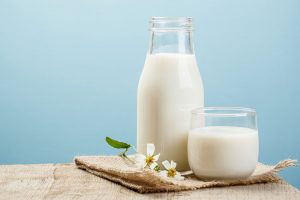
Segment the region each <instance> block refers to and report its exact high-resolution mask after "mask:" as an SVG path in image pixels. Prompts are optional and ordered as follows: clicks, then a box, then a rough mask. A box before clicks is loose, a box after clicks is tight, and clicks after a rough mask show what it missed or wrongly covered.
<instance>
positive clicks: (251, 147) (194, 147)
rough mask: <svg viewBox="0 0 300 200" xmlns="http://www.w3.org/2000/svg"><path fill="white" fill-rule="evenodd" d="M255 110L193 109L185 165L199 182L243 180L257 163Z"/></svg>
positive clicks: (241, 108) (232, 108) (257, 145)
mask: <svg viewBox="0 0 300 200" xmlns="http://www.w3.org/2000/svg"><path fill="white" fill-rule="evenodd" d="M258 151H259V141H258V130H257V120H256V111H255V110H254V109H251V108H243V107H206V108H196V109H194V110H192V115H191V127H190V131H189V136H188V162H189V165H190V168H191V170H192V171H193V173H194V174H195V175H196V176H197V177H198V178H202V179H242V178H246V177H248V176H250V175H251V174H252V173H253V171H254V170H255V167H256V164H257V161H258Z"/></svg>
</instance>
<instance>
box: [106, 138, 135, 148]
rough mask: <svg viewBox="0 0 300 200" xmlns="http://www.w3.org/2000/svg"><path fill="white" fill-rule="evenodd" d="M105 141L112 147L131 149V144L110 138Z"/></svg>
mask: <svg viewBox="0 0 300 200" xmlns="http://www.w3.org/2000/svg"><path fill="white" fill-rule="evenodd" d="M105 140H106V142H107V143H108V144H109V145H110V146H112V147H114V148H117V149H128V148H130V147H131V145H130V144H127V143H125V142H120V141H117V140H114V139H111V138H110V137H106V138H105Z"/></svg>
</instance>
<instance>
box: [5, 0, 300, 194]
mask: <svg viewBox="0 0 300 200" xmlns="http://www.w3.org/2000/svg"><path fill="white" fill-rule="evenodd" d="M299 9H300V1H297V0H295V1H292V0H288V1H271V0H269V1H267V0H251V1H250V0H249V1H239V0H230V1H221V0H219V1H212V0H210V1H208V0H206V1H178V0H172V1H171V0H169V1H158V0H152V1H139V0H130V1H116V0H110V1H108V0H106V1H98V0H89V1H83V0H82V1H73V0H72V1H71V0H48V1H46V0H44V1H41V0H36V1H34V0H28V1H21V0H19V1H14V0H1V2H0V163H1V164H12V163H51V162H55V163H62V162H72V159H73V156H75V155H90V154H115V153H117V151H114V150H112V149H110V148H109V147H108V146H107V145H106V144H105V142H104V137H105V136H106V135H110V136H112V137H114V138H118V139H120V140H124V141H127V142H129V143H132V144H135V142H136V139H135V137H136V136H135V135H136V91H137V84H138V80H139V76H140V73H141V71H142V68H143V64H144V60H145V55H146V51H147V48H148V36H149V35H148V20H149V18H150V17H151V16H192V17H193V18H194V26H195V29H196V31H195V35H194V41H195V47H196V55H197V59H198V64H199V68H200V71H201V74H202V77H203V81H204V87H205V101H206V105H207V106H214V105H223V106H230V105H233V106H246V107H253V108H256V109H257V112H258V123H259V132H260V161H262V162H265V163H270V164H271V163H275V162H277V161H279V160H281V159H284V158H288V157H289V156H290V157H291V158H300V148H299V142H300V131H299V123H300V122H299V120H300V78H299V74H300V65H299V63H300V36H299V35H300V12H299ZM282 175H283V176H284V177H285V178H286V179H287V180H288V181H289V182H290V183H292V184H293V185H295V186H297V187H298V188H300V170H299V168H293V169H288V170H286V171H285V172H283V173H282Z"/></svg>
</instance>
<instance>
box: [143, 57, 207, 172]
mask: <svg viewBox="0 0 300 200" xmlns="http://www.w3.org/2000/svg"><path fill="white" fill-rule="evenodd" d="M195 107H203V87H202V80H201V77H200V73H199V70H198V67H197V63H196V59H195V56H194V55H193V54H175V53H174V54H172V53H170V54H169V53H168V54H167V53H160V54H153V55H150V54H148V55H147V58H146V62H145V66H144V69H143V72H142V75H141V78H140V81H139V87H138V107H137V150H138V152H141V153H146V144H147V143H154V144H155V147H156V153H161V156H160V159H159V161H164V160H167V159H168V160H174V161H175V162H177V169H178V170H188V169H189V165H188V159H187V137H188V130H189V127H190V111H191V109H193V108H195Z"/></svg>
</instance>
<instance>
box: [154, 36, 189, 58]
mask: <svg viewBox="0 0 300 200" xmlns="http://www.w3.org/2000/svg"><path fill="white" fill-rule="evenodd" d="M150 34H151V35H150V45H149V54H158V53H180V54H194V44H193V40H192V32H191V31H151V32H150Z"/></svg>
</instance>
